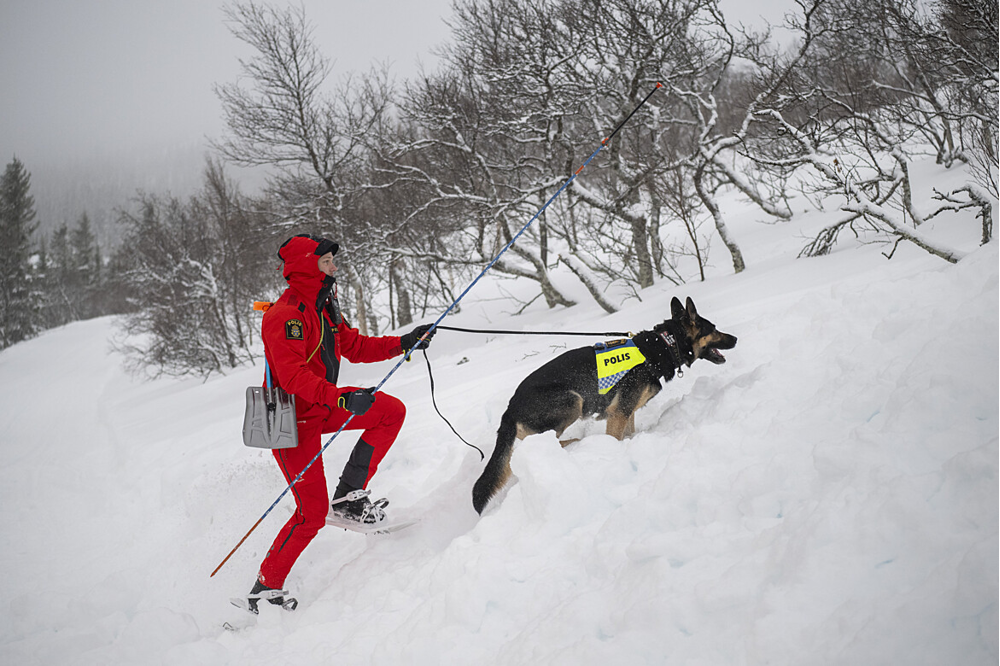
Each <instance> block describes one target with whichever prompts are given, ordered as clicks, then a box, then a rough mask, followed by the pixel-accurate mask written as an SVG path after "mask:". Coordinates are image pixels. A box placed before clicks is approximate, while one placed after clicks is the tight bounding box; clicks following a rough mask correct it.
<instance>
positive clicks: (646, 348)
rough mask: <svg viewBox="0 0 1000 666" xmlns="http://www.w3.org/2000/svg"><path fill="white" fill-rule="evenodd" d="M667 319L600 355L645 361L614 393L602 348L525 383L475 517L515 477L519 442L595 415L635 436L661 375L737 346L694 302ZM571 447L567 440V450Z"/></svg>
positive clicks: (554, 364)
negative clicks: (605, 379) (606, 379)
mask: <svg viewBox="0 0 1000 666" xmlns="http://www.w3.org/2000/svg"><path fill="white" fill-rule="evenodd" d="M670 314H671V318H670V319H668V320H667V321H665V322H663V323H662V324H657V325H656V326H654V327H653V330H652V331H643V332H641V333H639V334H638V335H636V336H634V337H633V338H631V340H620V341H617V342H615V343H608V344H607V348H608V349H610V350H611V351H610V352H609V353H610V354H611V356H607V355H605V354H602V355H601V358H603V359H604V363H608V362H615V360H616V359H617V360H619V361H622V360H624V359H626V357H627V355H628V354H629V353H630V352H631V350H633V349H638V351H639V352H641V354H642V357H644V360H643V361H642V363H641V364H639V365H635V366H634V367H632V368H631V369H629V370H628V371H627V372H626V373H625V374H624V375H623V376H621V378H620V379H619V380H618V383H617V384H614V386H613V387H612V388H610V389H607V388H606V386H605V387H604V388H603V390H602V389H601V388H600V387H599V384H598V379H599V377H598V375H599V371H598V362H599V360H600V359H599V357H598V353H599V351H600V350H599V349H598V348H595V347H580V348H578V349H571V350H570V351H567V352H565V353H563V354H560V355H559V356H557V357H556V358H554V359H552V360H551V361H549V362H548V363H546V364H545V365H543V366H542V367H540V368H538V369H537V370H535V371H534V372H532V373H531V374H530V375H528V376H527V377H525V379H524V381H522V382H521V384H520V385H519V386H518V387H517V390H516V391H514V396H513V397H512V398H511V399H510V403H509V404H508V405H507V411H506V412H504V414H503V416H502V417H500V428H499V429H498V430H497V444H496V448H494V449H493V455H492V456H490V460H489V462H487V463H486V468H485V469H484V470H483V473H482V475H481V476H480V477H479V480H478V481H476V485H475V486H474V487H473V489H472V505H473V506H474V507H475V509H476V511H478V512H479V513H482V512H483V509H484V508H485V507H486V504H487V502H489V501H490V498H492V497H493V496H494V495H495V494H496V493H497V492H498V491H499V490H500V489H501V488H503V486H504V485H505V484H506V483H507V480H508V479H509V478H510V475H511V471H510V455H511V452H512V451H513V449H514V439H515V438H516V439H524V438H525V437H527V436H528V435H534V434H536V433H540V432H546V431H548V430H555V431H556V436H557V437H560V436H562V433H563V431H565V430H566V428H568V427H570V426H571V425H572V424H573V423H575V422H576V421H577V420H578V419H580V418H582V417H583V416H590V415H596V416H597V418H598V419H606V420H607V433H608V434H609V435H613V436H614V437H616V438H618V439H619V440H620V439H622V438H623V437H624V436H626V435H629V436H631V435H632V434H634V433H635V412H636V410H638V409H639V408H640V407H642V406H643V405H645V404H646V403H647V402H649V399H650V398H652V397H653V396H655V395H656V394H657V393H659V392H660V389H661V388H662V386H661V384H660V378H661V377H662V378H663V379H664V381H670V380H671V379H673V377H674V374H675V372H676V373H678V374H681V375H683V374H684V373H683V370H682V366H684V365H687V366H690V365H691V364H692V363H694V361H696V360H697V359H699V358H703V359H705V360H707V361H711V362H712V363H716V364H721V363H725V362H726V358H725V357H724V356H723V355H722V353H721V352H719V350H720V349H732V348H733V347H735V346H736V336H733V335H729V334H728V333H723V332H721V331H718V330H716V328H715V325H714V324H713V323H712V322H710V321H708V320H707V319H705V318H704V317H701V316H699V315H698V311H697V310H696V309H695V306H694V302H693V301H692V300H691V299H690V298H688V299H687V305H686V307H684V306H682V305H681V302H680V301H679V300H678V299H677V298H676V297H675V298H674V299H673V300H672V301H671V303H670ZM631 344H634V345H635V347H634V348H633V347H632V346H631ZM598 347H601V345H598ZM616 350H621V351H620V353H616ZM569 443H570V442H563V446H565V445H566V444H569Z"/></svg>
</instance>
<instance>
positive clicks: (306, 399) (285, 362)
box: [261, 236, 403, 417]
mask: <svg viewBox="0 0 1000 666" xmlns="http://www.w3.org/2000/svg"><path fill="white" fill-rule="evenodd" d="M318 245H319V244H318V243H317V241H315V240H313V239H311V238H308V237H304V236H297V237H295V238H292V239H291V240H290V241H289V242H288V243H286V244H285V245H284V246H282V248H281V249H280V250H279V251H278V255H279V256H280V257H281V258H282V259H283V260H284V262H285V268H284V275H285V280H287V281H288V289H286V290H285V293H283V294H282V295H281V298H279V299H278V300H277V301H276V302H275V303H274V304H273V305H272V306H271V307H270V308H269V309H268V310H267V312H265V313H264V321H263V324H262V328H261V336H262V337H263V339H264V356H265V358H266V359H267V363H268V365H269V367H270V369H271V379H272V382H273V383H274V384H275V385H276V386H280V387H282V388H283V389H285V390H286V391H288V392H289V393H291V394H293V395H295V396H296V398H295V406H296V409H295V411H296V413H297V414H298V416H300V417H303V416H313V415H320V414H322V416H324V417H325V416H326V415H328V414H329V411H327V409H326V408H325V407H330V408H336V406H337V398H338V397H340V394H341V393H343V392H344V390H343V389H340V388H338V387H337V385H336V381H337V375H338V373H339V370H340V359H341V358H342V357H346V358H347V360H349V361H351V362H352V363H372V362H375V361H384V360H386V359H390V358H392V357H394V356H398V355H399V354H401V353H403V350H402V347H401V346H400V343H399V337H398V336H385V337H378V338H375V337H367V336H364V335H361V334H360V333H358V331H357V329H354V328H350V327H349V326H348V325H347V324H346V323H343V322H342V323H340V324H334V322H333V320H332V318H331V316H330V314H329V313H328V312H327V311H326V310H325V309H324V308H323V304H324V303H325V302H326V296H325V295H324V296H323V297H321V296H320V294H321V292H324V291H325V294H329V291H328V289H329V287H330V286H332V279H328V278H327V276H326V275H324V274H323V273H322V272H321V271H320V270H319V266H318V264H317V262H318V261H319V256H317V255H316V248H317V247H318ZM324 288H326V289H324ZM318 301H319V303H318V304H317V302H318ZM324 406H325V407H324ZM310 412H313V413H312V414H310Z"/></svg>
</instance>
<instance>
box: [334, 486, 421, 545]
mask: <svg viewBox="0 0 1000 666" xmlns="http://www.w3.org/2000/svg"><path fill="white" fill-rule="evenodd" d="M370 494H371V493H370V491H367V490H352V491H351V492H349V493H347V495H345V496H344V497H341V498H338V499H335V500H333V502H332V503H331V506H330V513H329V514H327V517H326V524H327V525H334V526H336V527H342V528H344V529H345V530H351V531H352V532H361V533H362V534H388V533H389V532H395V531H396V530H400V529H402V528H404V527H409V526H410V525H412V524H413V523H414V522H416V521H410V522H407V523H396V524H391V523H390V522H389V521H388V519H387V518H386V515H385V507H386V506H388V505H389V500H387V499H385V498H384V497H383V498H382V499H377V500H375V501H374V502H372V501H370V500H369V499H368V495H370Z"/></svg>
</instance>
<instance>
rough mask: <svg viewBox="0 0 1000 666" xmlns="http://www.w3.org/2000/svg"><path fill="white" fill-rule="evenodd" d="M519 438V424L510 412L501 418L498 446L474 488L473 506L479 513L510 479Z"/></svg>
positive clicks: (498, 430)
mask: <svg viewBox="0 0 1000 666" xmlns="http://www.w3.org/2000/svg"><path fill="white" fill-rule="evenodd" d="M515 437H517V423H516V421H515V420H514V417H513V416H511V415H510V410H508V411H506V412H504V413H503V416H502V417H500V428H498V429H497V445H496V448H494V449H493V455H492V456H490V460H489V462H487V463H486V468H485V469H484V470H483V473H482V474H481V475H480V477H479V480H478V481H476V485H475V486H473V487H472V506H474V507H475V508H476V512H477V513H482V512H483V509H485V508H486V503H487V502H489V501H490V498H492V497H493V496H494V495H496V494H497V492H499V491H500V489H501V488H503V486H504V484H505V483H507V479H509V478H510V474H511V472H510V454H511V452H512V451H513V450H514V439H515Z"/></svg>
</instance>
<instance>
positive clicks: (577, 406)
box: [556, 391, 583, 448]
mask: <svg viewBox="0 0 1000 666" xmlns="http://www.w3.org/2000/svg"><path fill="white" fill-rule="evenodd" d="M570 396H571V397H570V400H571V401H572V403H573V404H572V406H571V407H570V409H569V410H568V411H567V412H566V420H565V421H564V422H563V424H562V426H560V427H558V428H556V438H557V439H558V438H560V437H562V434H563V433H564V432H566V429H567V428H569V427H570V426H571V425H573V424H574V423H576V422H577V421H579V420H580V417H582V416H583V396H582V395H580V394H579V393H577V392H576V391H570ZM579 441H580V440H579V439H576V438H574V439H559V444H560V445H562V446H563V447H564V448H565V447H567V446H569V445H570V444H572V443H574V442H579Z"/></svg>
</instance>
